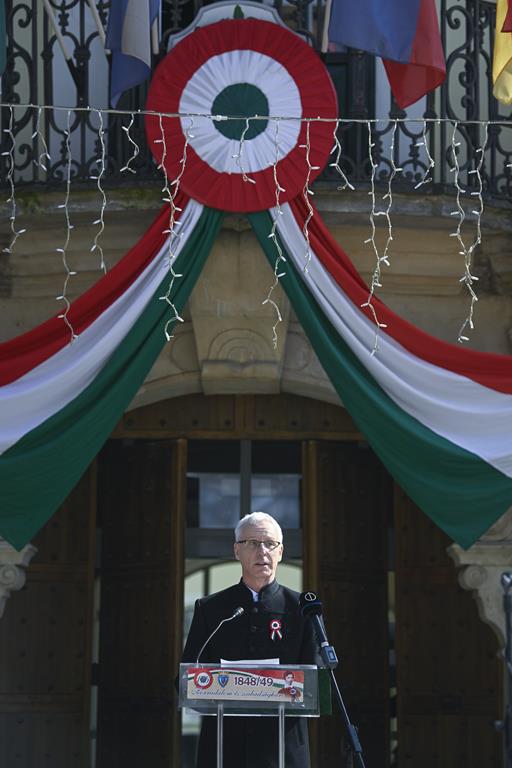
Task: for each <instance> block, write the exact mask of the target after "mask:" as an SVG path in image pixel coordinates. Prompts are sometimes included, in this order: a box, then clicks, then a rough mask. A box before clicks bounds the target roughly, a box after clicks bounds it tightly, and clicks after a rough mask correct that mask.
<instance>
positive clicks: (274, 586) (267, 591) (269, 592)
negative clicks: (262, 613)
mask: <svg viewBox="0 0 512 768" xmlns="http://www.w3.org/2000/svg"><path fill="white" fill-rule="evenodd" d="M240 587H241V589H242V591H243V593H244V595H246V596H250V598H251V601H252V592H251V590H250V589H249V587H248V586H247V585H246V584H244V582H243V580H242V579H240ZM280 588H281V585H280V584H279V583H278V581H277V580H276V579H274V581H272V582H271V583H270V584H267V585H266V586H264V587H262V589H260V591H259V592H258V594H259V598H260V602H261V601H263V600H265V598H268V597H273V596H274V595H275V594H277V592H279V590H280Z"/></svg>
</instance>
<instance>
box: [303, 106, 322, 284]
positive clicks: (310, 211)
mask: <svg viewBox="0 0 512 768" xmlns="http://www.w3.org/2000/svg"><path fill="white" fill-rule="evenodd" d="M310 126H311V123H310V122H309V121H308V122H306V143H305V144H301V145H300V148H301V149H305V150H306V163H307V166H308V171H307V174H306V181H305V182H304V187H303V189H302V196H303V198H304V200H305V202H306V207H307V209H308V215H307V216H306V220H305V221H304V226H303V227H302V234H303V235H304V239H305V240H306V263H305V265H304V272H305V273H306V274H307V273H308V269H309V262H310V261H311V244H310V242H309V230H308V225H309V222H310V221H311V219H312V218H313V213H314V211H313V206H312V205H311V201H310V199H309V198H310V196H311V197H312V196H313V195H314V194H315V193H314V192H313V190H312V189H310V187H309V183H310V180H311V172H312V171H319V170H320V167H319V166H318V165H311V161H310V158H309V153H310V151H311V140H310V136H309V130H310Z"/></svg>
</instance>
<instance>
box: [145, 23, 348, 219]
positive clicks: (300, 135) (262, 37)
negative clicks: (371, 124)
mask: <svg viewBox="0 0 512 768" xmlns="http://www.w3.org/2000/svg"><path fill="white" fill-rule="evenodd" d="M146 106H147V109H148V110H151V111H154V112H158V113H164V115H166V114H173V115H178V114H179V115H180V116H179V117H163V118H161V119H160V118H159V117H158V116H156V115H148V116H147V118H146V130H147V136H148V141H149V144H150V146H151V147H152V150H153V154H154V156H155V159H156V160H157V162H158V163H159V164H160V162H161V161H162V158H163V159H164V164H165V169H166V172H167V175H168V177H169V179H175V178H176V177H177V176H179V175H180V174H181V172H182V171H183V173H182V175H181V178H180V186H181V188H182V189H183V190H184V191H185V192H186V193H187V194H188V195H190V197H192V198H193V199H195V200H198V201H199V202H201V203H203V204H205V205H208V206H210V207H212V208H218V209H221V210H224V211H246V212H248V211H261V210H266V209H268V208H271V207H272V206H274V205H275V203H276V177H277V179H278V182H279V185H280V187H282V188H283V190H284V191H283V192H281V193H280V201H281V202H285V201H288V200H291V199H293V198H294V197H296V196H297V195H298V194H299V193H300V192H301V191H302V189H303V187H304V183H305V180H306V178H307V175H308V170H309V172H310V176H309V178H310V180H311V181H312V180H313V179H314V178H315V177H316V176H317V175H318V173H319V172H320V169H321V168H323V167H324V165H325V163H326V161H327V158H328V156H329V153H330V151H331V149H332V146H333V130H334V125H335V123H334V121H335V120H336V117H337V114H338V112H337V100H336V94H335V91H334V87H333V84H332V81H331V79H330V77H329V74H328V72H327V70H326V68H325V66H324V64H323V63H322V61H321V60H320V59H319V57H318V55H317V54H316V53H315V51H313V49H312V48H310V47H309V46H308V45H307V44H306V43H305V42H304V41H303V40H302V39H301V38H300V37H298V36H297V35H296V34H294V33H293V32H291V31H290V30H288V29H286V28H284V27H281V26H279V25H277V24H273V23H271V22H268V21H261V20H258V19H230V20H223V21H219V22H217V23H214V24H209V25H208V26H205V27H202V28H199V29H196V30H195V31H194V32H192V33H191V34H190V35H188V36H187V37H185V38H184V39H183V40H181V42H179V43H178V44H177V45H176V46H175V48H173V49H172V51H171V52H170V53H169V54H168V55H167V56H166V58H165V59H164V60H163V61H162V62H161V64H160V65H159V67H158V68H157V70H156V72H155V75H154V76H153V79H152V82H151V87H150V90H149V96H148V101H147V105H146ZM205 115H212V116H213V118H215V117H217V116H231V117H236V118H239V119H236V120H222V119H212V118H211V117H205ZM190 116H192V117H190ZM254 116H258V118H259V119H252V120H249V121H247V118H253V117H254ZM318 117H320V118H326V119H327V122H320V121H318V122H316V121H314V122H311V123H309V141H307V124H306V122H305V121H304V120H303V118H318ZM260 118H263V119H260ZM273 118H276V119H273ZM162 133H163V136H162ZM242 134H243V139H244V141H243V147H242V153H241V156H240V148H241V146H240V139H241V137H242ZM162 139H164V141H162ZM187 139H188V143H187V147H186V162H185V163H183V162H182V160H183V152H184V148H185V143H186V141H187ZM306 144H307V145H308V150H309V163H308V160H307V151H306ZM311 166H314V167H315V166H316V168H315V170H312V171H311V170H310V168H311ZM244 173H245V174H246V175H247V176H248V177H249V178H251V179H253V181H254V182H255V183H250V182H248V181H246V180H244Z"/></svg>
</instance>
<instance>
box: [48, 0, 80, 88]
mask: <svg viewBox="0 0 512 768" xmlns="http://www.w3.org/2000/svg"><path fill="white" fill-rule="evenodd" d="M43 5H44V7H45V9H46V13H47V14H48V18H49V20H50V24H51V25H52V29H53V31H54V33H55V37H56V38H57V42H58V44H59V46H60V49H61V51H62V55H63V56H64V58H65V60H66V64H67V65H68V69H69V73H70V75H71V77H72V78H73V82H74V84H75V85H76V87H77V90H79V89H80V80H79V77H78V70H77V67H76V65H75V62H74V61H73V59H72V58H71V54H70V53H68V49H67V48H66V44H65V42H64V37H63V36H62V32H61V31H60V29H59V25H58V24H57V22H56V21H55V16H54V15H53V11H52V7H51V5H50V0H43Z"/></svg>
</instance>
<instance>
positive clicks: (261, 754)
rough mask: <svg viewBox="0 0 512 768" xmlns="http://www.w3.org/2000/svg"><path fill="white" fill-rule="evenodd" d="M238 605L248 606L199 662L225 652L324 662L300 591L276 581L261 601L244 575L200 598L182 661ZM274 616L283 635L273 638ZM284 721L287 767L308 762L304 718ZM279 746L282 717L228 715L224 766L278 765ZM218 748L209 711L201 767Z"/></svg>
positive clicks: (191, 657)
mask: <svg viewBox="0 0 512 768" xmlns="http://www.w3.org/2000/svg"><path fill="white" fill-rule="evenodd" d="M238 606H241V607H242V608H243V609H244V614H243V615H242V616H241V617H240V618H238V619H235V620H234V621H230V622H226V624H223V626H222V627H221V628H220V630H219V631H218V632H217V633H216V635H215V636H214V637H213V638H212V639H211V640H210V642H209V643H208V645H207V646H206V648H205V649H204V651H203V653H202V654H201V658H200V662H202V663H203V664H216V663H218V662H219V661H220V659H221V658H222V659H233V660H235V659H268V658H276V657H278V658H279V660H280V662H281V664H321V660H320V657H319V656H318V652H317V644H316V641H315V639H314V634H313V630H312V627H311V623H310V622H309V621H306V620H305V619H304V618H303V617H302V615H301V614H300V611H299V593H298V592H294V591H293V590H291V589H287V588H286V587H282V586H281V585H280V584H278V583H277V581H274V582H273V583H272V584H269V585H268V586H267V587H264V588H263V589H262V590H261V592H260V599H259V602H257V603H255V602H254V601H253V597H252V594H251V591H250V590H249V589H248V588H247V587H246V586H245V585H244V584H243V582H242V581H240V583H239V584H235V585H234V586H233V587H229V588H228V589H225V590H223V591H222V592H217V593H216V594H214V595H209V596H208V597H203V598H202V599H201V600H197V601H196V605H195V611H194V617H193V619H192V625H191V627H190V632H189V635H188V639H187V642H186V644H185V649H184V651H183V658H182V661H184V662H193V661H195V660H196V658H197V654H198V653H199V650H200V648H201V646H202V645H203V643H204V642H205V640H206V638H207V637H208V636H209V635H210V633H211V632H213V630H214V629H215V627H217V626H218V624H219V622H220V621H221V620H222V619H225V618H226V617H227V616H231V614H232V613H233V612H234V610H235V609H236V608H237V607H238ZM273 619H279V621H280V622H281V628H280V632H281V635H282V639H281V638H279V637H278V636H277V634H276V635H275V636H274V639H272V630H271V627H270V623H271V621H272V620H273ZM285 726H286V731H285V733H286V739H285V745H286V757H285V762H286V768H309V746H308V734H307V726H306V720H305V718H294V717H287V718H286V721H285ZM277 748H278V725H277V718H274V717H226V718H225V719H224V768H277V764H278V761H277ZM216 750H217V723H216V718H215V717H204V718H203V725H202V728H201V735H200V737H199V748H198V755H197V768H215V766H216V759H217V751H216Z"/></svg>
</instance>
